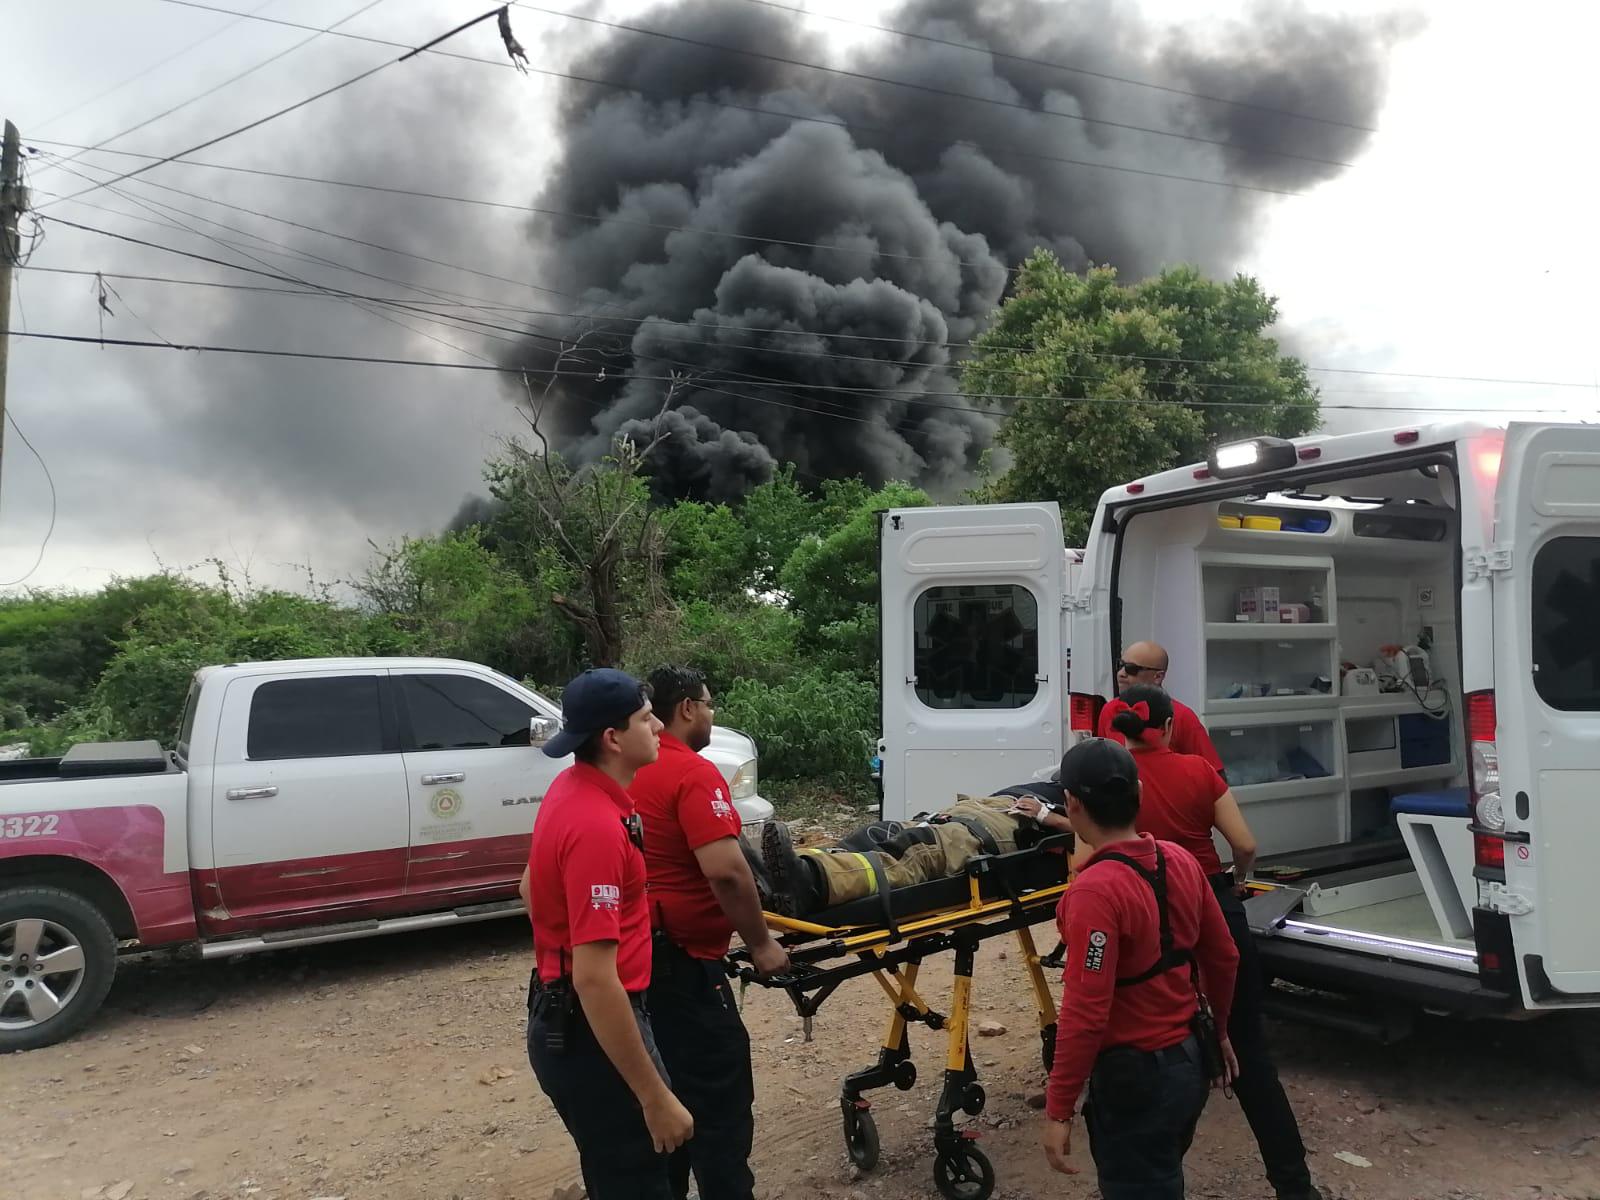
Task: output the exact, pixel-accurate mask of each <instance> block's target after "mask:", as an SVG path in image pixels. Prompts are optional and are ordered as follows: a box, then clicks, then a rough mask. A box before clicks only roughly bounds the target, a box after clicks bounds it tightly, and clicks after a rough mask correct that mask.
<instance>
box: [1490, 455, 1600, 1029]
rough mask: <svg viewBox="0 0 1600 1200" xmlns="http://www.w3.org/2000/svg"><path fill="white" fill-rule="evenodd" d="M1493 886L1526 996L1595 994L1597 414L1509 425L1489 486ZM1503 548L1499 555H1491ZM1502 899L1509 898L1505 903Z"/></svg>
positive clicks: (1599, 803) (1598, 894) (1554, 998)
mask: <svg viewBox="0 0 1600 1200" xmlns="http://www.w3.org/2000/svg"><path fill="white" fill-rule="evenodd" d="M1494 550H1495V551H1497V552H1499V553H1498V554H1497V555H1492V556H1491V564H1490V566H1491V569H1494V567H1495V566H1496V565H1497V564H1496V563H1495V562H1494V559H1496V558H1498V560H1499V563H1498V565H1499V566H1500V567H1502V568H1503V569H1494V574H1493V579H1494V584H1493V587H1494V608H1495V616H1494V623H1495V637H1494V655H1495V702H1496V704H1495V707H1496V710H1497V716H1498V722H1497V731H1496V732H1497V739H1496V740H1497V745H1498V748H1499V754H1500V794H1501V799H1502V802H1503V804H1504V807H1505V819H1506V829H1507V830H1508V832H1511V833H1513V834H1525V835H1526V836H1527V841H1526V842H1525V843H1518V842H1509V843H1508V844H1507V846H1506V885H1507V887H1508V888H1509V889H1510V890H1511V891H1512V893H1513V894H1514V895H1517V896H1520V897H1522V898H1524V899H1526V900H1530V901H1531V902H1532V909H1531V911H1529V912H1527V913H1524V914H1520V915H1513V916H1512V917H1511V932H1512V939H1513V944H1514V946H1515V948H1516V954H1517V967H1518V972H1519V974H1520V975H1521V977H1522V981H1523V990H1524V995H1525V997H1526V998H1527V999H1528V1001H1529V1003H1530V1004H1536V1005H1546V1006H1550V1005H1557V1004H1560V1003H1561V1002H1562V999H1563V997H1566V998H1568V1000H1569V1002H1570V999H1571V998H1575V997H1585V998H1587V999H1589V1000H1591V1001H1592V1000H1596V999H1600V932H1597V925H1596V916H1595V913H1596V911H1597V908H1600V873H1597V872H1596V870H1595V863H1596V861H1597V858H1600V426H1578V425H1565V426H1549V425H1543V426H1541V425H1532V424H1513V425H1512V426H1511V427H1510V429H1509V430H1508V432H1507V435H1506V442H1505V451H1504V457H1503V462H1502V468H1501V476H1500V486H1499V490H1498V494H1497V510H1496V519H1495V546H1494ZM1507 552H1509V556H1510V557H1509V564H1507V562H1506V559H1505V557H1504V555H1505V554H1506V553H1507ZM1513 907H1516V906H1515V905H1513Z"/></svg>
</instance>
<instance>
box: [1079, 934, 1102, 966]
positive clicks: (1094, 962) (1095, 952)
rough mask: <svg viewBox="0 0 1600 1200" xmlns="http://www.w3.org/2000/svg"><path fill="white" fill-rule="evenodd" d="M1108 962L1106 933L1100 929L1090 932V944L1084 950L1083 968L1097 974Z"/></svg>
mask: <svg viewBox="0 0 1600 1200" xmlns="http://www.w3.org/2000/svg"><path fill="white" fill-rule="evenodd" d="M1105 964H1106V935H1105V934H1104V933H1102V932H1100V930H1098V929H1094V930H1091V931H1090V932H1089V944H1088V946H1086V947H1085V948H1084V951H1083V969H1084V970H1085V971H1093V972H1094V973H1095V974H1096V975H1098V974H1099V973H1100V969H1101V968H1102V967H1104V966H1105Z"/></svg>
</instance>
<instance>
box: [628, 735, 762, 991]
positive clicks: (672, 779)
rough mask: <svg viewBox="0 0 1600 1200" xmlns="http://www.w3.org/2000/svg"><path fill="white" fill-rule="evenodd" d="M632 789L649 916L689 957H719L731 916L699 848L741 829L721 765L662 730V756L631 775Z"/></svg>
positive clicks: (729, 933) (724, 947)
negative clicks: (647, 875) (641, 822)
mask: <svg viewBox="0 0 1600 1200" xmlns="http://www.w3.org/2000/svg"><path fill="white" fill-rule="evenodd" d="M629 791H630V792H631V793H632V795H633V800H634V803H635V804H637V805H638V806H639V815H640V816H641V817H643V818H644V860H645V865H646V867H647V868H648V870H649V872H650V922H651V924H652V925H654V926H655V927H656V928H657V929H661V930H664V931H665V932H666V934H667V936H668V937H669V938H670V939H671V940H672V941H673V943H674V944H676V945H678V946H681V947H682V948H683V950H684V952H685V953H687V954H688V955H689V956H690V957H691V958H706V959H716V958H721V957H722V956H723V955H724V954H726V953H727V952H728V942H729V939H731V938H732V937H733V924H732V922H730V921H729V920H728V917H727V914H725V913H724V912H723V911H722V905H721V904H719V903H718V902H717V897H716V894H715V893H714V892H713V891H712V890H711V885H710V884H709V883H707V882H706V877H705V875H704V874H702V873H701V871H700V860H699V859H697V858H695V855H694V852H695V851H696V850H698V849H699V848H700V847H701V846H708V845H710V844H711V843H712V842H715V841H718V840H720V839H722V838H725V837H738V836H739V830H740V828H741V824H740V821H739V812H738V810H737V809H736V808H734V807H733V800H732V798H731V797H730V796H729V794H728V785H727V783H726V782H725V781H724V780H723V778H722V772H720V771H718V770H717V768H716V767H715V766H713V765H712V763H711V762H710V760H708V759H705V758H702V757H701V756H700V755H698V754H696V753H695V752H694V751H693V750H691V749H689V747H688V746H686V745H685V744H684V743H683V742H680V741H679V740H678V739H677V738H675V737H673V736H672V735H671V734H670V733H666V732H663V733H662V735H661V756H660V757H659V758H657V759H656V761H655V762H653V763H651V764H650V765H649V766H647V767H645V768H644V769H643V770H641V771H640V772H639V773H638V774H637V775H635V776H634V778H633V786H632V787H631V788H630V789H629Z"/></svg>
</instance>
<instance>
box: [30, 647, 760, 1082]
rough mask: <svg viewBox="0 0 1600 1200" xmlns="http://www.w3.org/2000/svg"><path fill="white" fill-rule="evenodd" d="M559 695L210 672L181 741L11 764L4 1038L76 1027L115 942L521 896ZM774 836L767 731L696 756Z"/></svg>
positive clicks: (269, 668)
mask: <svg viewBox="0 0 1600 1200" xmlns="http://www.w3.org/2000/svg"><path fill="white" fill-rule="evenodd" d="M560 717H561V709H560V707H559V706H558V705H556V704H554V703H553V702H551V701H550V700H549V699H547V698H546V697H544V696H541V695H539V694H538V693H537V692H534V691H531V690H529V689H528V688H526V687H523V686H522V685H521V684H519V683H517V682H516V681H514V680H512V679H510V678H508V677H507V676H505V675H502V674H500V673H498V672H496V671H493V670H491V669H489V668H488V667H483V666H479V665H477V664H475V663H468V662H458V661H454V660H448V659H422V658H348V659H309V660H302V661H294V662H273V663H235V664H229V665H227V666H216V667H206V668H204V669H203V670H201V671H199V672H197V673H196V675H195V677H194V682H193V684H192V686H191V687H190V689H189V698H188V702H187V704H186V705H185V708H184V713H183V722H182V726H181V729H180V731H179V734H178V740H177V745H176V748H175V750H173V751H172V752H170V753H169V752H164V751H162V749H161V748H160V746H159V745H158V744H157V743H155V742H119V743H96V744H86V745H80V746H74V747H73V748H72V749H71V750H70V751H68V753H67V754H66V755H65V756H64V757H62V758H60V759H23V760H20V761H13V762H8V763H0V1053H3V1052H7V1051H15V1050H28V1049H33V1048H35V1047H38V1046H45V1045H49V1044H51V1043H53V1042H57V1041H60V1040H62V1039H63V1038H66V1037H69V1036H71V1035H72V1034H73V1033H75V1032H76V1031H77V1030H78V1029H80V1028H81V1027H82V1026H83V1025H84V1024H85V1023H86V1022H88V1021H89V1020H90V1018H91V1017H93V1015H94V1013H95V1011H96V1010H97V1009H98V1008H99V1006H100V1004H101V1002H102V1001H103V1000H104V999H105V996H106V993H107V991H108V990H109V989H110V987H111V980H112V976H113V974H114V973H115V971H116V966H117V959H118V956H119V953H126V952H134V951H140V952H142V951H147V950H152V949H159V948H166V949H176V950H179V951H183V952H187V953H191V954H195V955H198V956H199V957H201V958H222V957H227V956H230V955H236V954H248V953H251V952H254V951H260V950H273V949H281V948H284V947H289V946H304V945H311V944H314V943H318V942H331V941H340V940H344V939H348V938H358V937H369V936H373V935H376V934H382V933H399V932H404V931H408V930H413V929H424V928H430V927H435V926H440V925H448V924H460V923H464V922H468V921H478V920H486V919H488V918H491V917H500V916H509V915H514V914H517V913H520V912H521V906H520V902H519V901H518V900H517V883H518V880H519V879H520V878H521V875H522V869H523V867H524V865H525V864H526V862H527V856H528V839H529V836H530V834H531V833H532V830H533V820H534V815H535V814H536V813H537V811H538V807H539V802H540V800H541V798H542V797H543V796H544V793H545V789H546V788H547V787H548V786H549V784H550V782H551V780H552V779H554V778H555V776H556V774H557V773H558V772H559V771H561V770H562V769H563V768H564V767H565V766H566V765H567V760H559V759H550V758H547V757H545V755H544V754H542V753H541V752H540V751H539V750H538V749H537V748H536V747H537V746H539V745H542V744H543V742H544V741H547V740H548V739H549V737H551V736H552V735H553V734H554V733H555V731H556V730H557V729H558V728H559V725H560ZM703 753H704V754H705V756H706V757H707V758H709V759H710V760H711V761H712V762H713V763H715V764H716V765H717V767H718V769H719V770H721V772H722V774H723V776H724V777H725V778H726V779H727V781H728V787H729V791H730V793H731V794H732V797H733V800H734V802H735V805H736V807H737V808H738V810H739V814H740V816H741V817H742V818H743V820H744V823H745V828H746V830H747V831H750V832H752V834H753V836H756V837H759V833H760V826H761V824H762V823H763V822H764V821H766V820H768V819H770V818H771V816H772V806H771V805H770V804H768V803H767V802H766V801H765V800H763V799H762V798H761V797H760V796H759V795H758V794H757V792H756V747H755V743H754V742H752V741H751V740H750V739H749V738H748V737H746V736H744V735H743V734H741V733H736V732H734V731H732V730H728V729H722V728H717V729H715V730H713V732H712V741H711V745H710V746H708V747H707V748H706V750H705V751H704V752H703Z"/></svg>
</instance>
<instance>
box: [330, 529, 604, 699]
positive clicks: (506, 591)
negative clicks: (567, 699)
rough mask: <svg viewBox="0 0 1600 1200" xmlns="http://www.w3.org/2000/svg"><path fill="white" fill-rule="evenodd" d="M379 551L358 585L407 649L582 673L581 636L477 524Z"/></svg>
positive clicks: (549, 673) (564, 675)
mask: <svg viewBox="0 0 1600 1200" xmlns="http://www.w3.org/2000/svg"><path fill="white" fill-rule="evenodd" d="M374 550H375V555H374V559H373V562H372V564H371V565H370V566H369V567H368V569H367V572H366V574H365V575H364V576H363V577H362V578H361V579H358V580H356V581H354V583H353V585H352V586H353V587H354V588H355V590H356V592H357V594H358V595H360V596H361V597H362V599H363V600H364V601H365V602H366V604H367V605H368V606H369V607H370V608H371V609H372V610H373V611H374V612H376V613H381V614H384V615H386V616H387V617H388V619H389V620H390V621H391V622H392V623H393V625H394V627H395V630H396V632H397V635H398V637H399V639H400V641H401V642H402V643H403V645H404V649H405V650H407V651H409V652H413V653H418V654H431V655H438V656H440V657H442V658H464V659H467V660H468V661H470V662H479V663H483V664H485V665H487V666H491V667H494V668H495V669H496V670H499V671H504V672H505V673H506V674H507V675H513V676H516V677H519V678H525V679H526V678H531V679H537V680H541V681H546V682H550V681H560V680H565V679H568V678H570V677H571V676H572V675H573V674H574V673H575V672H576V670H577V666H578V638H577V637H576V635H575V633H574V632H573V630H572V628H571V627H570V626H569V625H568V624H567V623H566V622H565V621H557V620H553V619H552V617H553V613H552V612H551V609H550V597H549V594H548V592H547V591H544V590H543V589H542V587H541V582H540V581H538V580H535V581H533V582H531V583H530V582H529V581H527V580H525V579H523V578H521V577H520V576H519V575H518V574H517V573H516V572H515V571H513V570H512V569H511V568H510V567H508V566H507V565H506V564H505V563H503V562H501V561H500V559H499V558H498V557H497V556H496V555H495V554H493V553H491V552H490V551H489V549H488V548H487V547H486V546H485V545H484V544H483V534H482V530H480V529H479V528H478V527H477V526H473V527H471V528H468V529H466V530H464V531H463V532H460V533H448V534H444V535H442V536H440V537H437V538H404V539H402V540H401V541H400V542H399V544H397V545H393V546H389V547H387V548H381V549H380V548H377V547H374Z"/></svg>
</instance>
